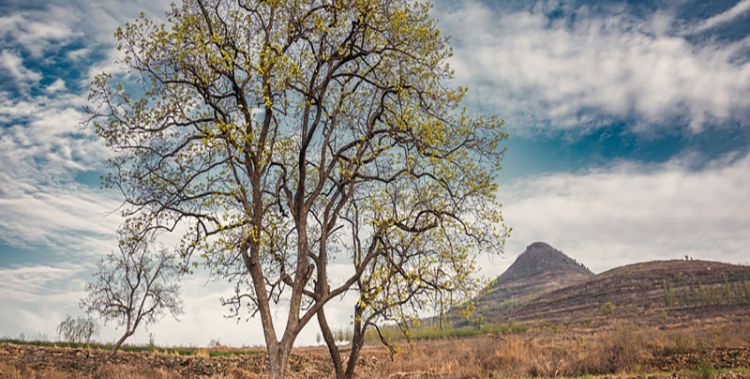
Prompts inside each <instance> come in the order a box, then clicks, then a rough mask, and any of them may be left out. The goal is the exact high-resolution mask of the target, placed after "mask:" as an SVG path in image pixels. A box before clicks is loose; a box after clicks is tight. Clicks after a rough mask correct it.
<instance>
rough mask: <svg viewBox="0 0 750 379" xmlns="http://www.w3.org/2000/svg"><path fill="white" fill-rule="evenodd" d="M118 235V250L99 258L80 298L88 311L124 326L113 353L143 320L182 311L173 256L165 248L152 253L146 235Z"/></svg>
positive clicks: (175, 262) (152, 319)
mask: <svg viewBox="0 0 750 379" xmlns="http://www.w3.org/2000/svg"><path fill="white" fill-rule="evenodd" d="M125 230H128V226H127V225H126V227H125ZM121 237H122V238H121V239H120V242H119V252H118V253H115V252H112V253H110V254H109V255H107V256H106V257H105V258H104V259H102V261H101V262H100V263H99V265H98V270H97V272H96V273H95V274H94V276H95V280H94V281H92V282H89V283H87V284H86V291H87V292H88V296H87V297H86V298H84V299H82V300H81V306H82V307H83V308H84V309H85V310H86V312H87V313H89V314H92V313H93V314H96V315H98V316H99V317H102V318H103V319H104V320H105V321H115V322H116V323H117V324H118V325H119V326H123V327H125V332H124V333H123V335H122V337H120V339H119V340H118V341H117V342H116V343H115V344H114V346H113V347H112V351H113V352H116V351H117V350H118V349H119V348H120V346H121V345H122V344H123V342H125V340H126V339H128V337H130V336H132V335H133V334H134V333H135V331H136V329H137V328H138V327H139V326H140V325H141V324H142V323H143V324H147V325H148V324H152V323H154V322H156V321H157V320H158V319H159V318H160V317H162V316H163V315H164V314H165V313H170V314H171V315H172V316H173V317H175V318H176V317H177V316H178V315H180V314H181V313H182V302H181V300H180V298H179V285H178V284H177V281H176V280H177V277H178V275H179V273H180V268H179V264H178V261H177V260H176V259H175V257H174V255H172V254H170V253H169V252H167V251H166V250H164V249H162V250H161V251H159V252H157V253H154V252H151V251H150V250H149V242H150V241H149V240H147V239H146V238H145V237H142V236H134V234H133V233H130V232H121Z"/></svg>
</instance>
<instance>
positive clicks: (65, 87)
mask: <svg viewBox="0 0 750 379" xmlns="http://www.w3.org/2000/svg"><path fill="white" fill-rule="evenodd" d="M167 7H168V2H158V1H133V2H120V1H114V0H106V1H94V0H65V1H63V0H52V1H36V0H30V1H29V0H24V1H16V0H3V1H2V2H0V304H3V311H2V312H0V336H6V337H19V336H20V335H23V336H24V337H25V338H31V339H34V338H47V339H54V338H56V334H55V326H56V325H57V324H58V323H59V322H60V321H61V320H62V319H64V317H65V315H66V314H72V315H78V314H81V311H80V310H79V309H78V306H77V304H78V299H80V298H81V297H82V296H83V295H84V292H83V291H84V283H85V282H86V281H87V280H89V279H90V278H91V272H92V270H93V269H94V266H95V264H96V262H97V261H98V260H99V259H100V258H101V257H102V256H103V255H105V254H106V253H107V252H109V251H111V250H112V249H113V248H115V230H116V228H117V225H118V224H119V222H120V219H119V210H118V207H119V206H120V202H121V197H120V196H119V195H118V194H117V193H115V192H113V191H110V190H106V189H102V188H101V187H100V184H99V177H100V176H101V175H102V174H103V173H104V172H105V171H104V170H105V160H106V158H107V157H108V154H109V153H108V151H107V150H106V149H105V148H104V146H103V144H102V143H101V142H100V141H99V140H98V139H97V138H96V136H95V135H94V133H93V131H92V130H89V129H86V128H85V127H84V126H82V124H81V121H83V120H84V119H85V117H86V115H85V113H84V112H83V107H84V106H85V105H86V103H87V98H86V93H87V89H88V87H89V83H90V80H91V78H92V77H93V76H94V75H96V74H97V73H100V72H118V71H119V70H122V67H121V66H120V65H118V64H117V54H116V52H115V50H114V37H113V32H114V30H115V28H116V27H117V26H118V25H121V24H123V23H124V22H126V21H128V20H131V19H133V18H134V17H136V16H137V15H138V14H139V13H140V12H144V13H145V14H146V15H148V16H149V17H151V18H153V19H156V20H159V19H160V18H162V17H163V13H164V11H165V10H166V9H167ZM432 12H433V16H434V17H435V18H436V19H437V21H438V24H439V25H440V28H441V29H442V30H443V32H444V33H445V34H447V35H449V36H450V43H451V45H452V46H453V48H454V56H453V58H452V61H451V64H452V66H453V68H454V69H455V72H456V78H455V80H456V82H457V83H458V84H461V85H465V86H467V87H468V88H469V93H468V95H467V99H466V100H467V102H466V105H467V106H468V108H469V109H470V110H471V111H472V112H476V113H482V114H494V115H498V116H500V117H502V118H504V119H505V121H506V125H507V130H508V131H509V133H510V138H509V139H508V140H507V142H506V144H505V148H507V152H506V156H505V160H504V162H505V163H504V168H503V170H502V172H501V173H500V178H499V184H500V190H499V192H498V196H499V198H500V200H501V202H502V203H503V208H502V209H503V214H504V216H505V220H506V223H507V224H508V225H509V226H510V227H512V228H513V232H512V234H511V236H510V238H509V239H508V240H507V244H506V251H505V253H504V255H503V256H502V257H495V258H492V259H485V258H483V260H482V261H481V262H480V267H481V275H483V276H484V277H486V278H493V277H496V276H497V275H499V274H500V273H502V271H503V270H504V269H505V268H507V267H508V266H509V265H510V264H511V263H512V262H513V259H514V258H515V257H516V256H518V254H520V253H521V252H522V251H523V249H524V248H525V246H527V245H529V244H531V243H532V242H535V241H546V242H548V243H549V244H551V245H552V246H554V247H556V248H558V249H559V250H562V251H563V252H564V253H566V254H568V255H570V256H571V257H573V258H575V259H577V260H578V261H580V262H583V263H584V264H586V265H587V266H588V267H590V268H591V269H592V270H594V271H595V272H602V271H606V270H608V269H611V268H614V267H617V266H620V265H624V264H628V263H634V262H641V261H647V260H656V259H679V258H682V257H684V256H685V255H689V256H691V257H693V258H695V259H709V260H717V261H725V262H731V263H740V264H750V252H748V250H747V246H750V212H748V205H747V204H749V203H750V155H749V154H748V150H749V147H750V0H740V1H736V0H732V1H723V0H715V1H709V2H706V1H695V0H676V1H666V0H665V1H628V2H621V1H596V2H586V1H541V2H536V3H534V2H529V1H479V0H474V1H447V0H440V1H437V3H436V4H435V7H434V8H433V11H432ZM182 287H183V298H184V303H185V315H184V316H182V317H180V320H179V321H177V320H173V319H169V318H166V319H164V320H163V321H162V322H160V323H158V324H156V325H154V326H152V327H150V328H149V330H142V331H140V332H139V333H137V335H136V336H135V337H134V339H133V340H132V342H135V343H143V342H146V341H148V334H149V333H152V334H153V336H154V339H155V341H156V343H157V344H163V345H194V346H205V345H207V344H208V343H209V341H211V340H219V341H221V342H222V343H224V344H229V345H236V346H241V345H249V346H251V345H260V344H262V333H261V331H260V326H259V322H258V321H257V320H255V319H252V320H249V321H245V320H242V321H241V322H237V321H235V320H233V319H227V318H224V317H223V315H225V314H226V313H227V310H225V309H222V307H221V306H220V303H219V298H220V297H221V296H222V295H227V294H230V293H231V288H230V287H229V286H228V285H226V284H224V283H221V282H210V281H208V280H207V277H206V276H205V275H194V276H192V277H189V278H186V279H185V280H183V282H182ZM349 308H350V307H349V304H348V300H347V299H344V300H342V301H340V302H335V303H333V304H331V307H330V310H329V314H328V318H329V320H331V321H332V322H333V323H334V324H336V325H337V326H339V327H345V326H347V325H348V322H349V317H350V315H349V312H348V309H349ZM282 311H283V310H280V311H279V312H280V314H283V312H282ZM316 328H317V327H316V326H311V327H308V328H306V329H305V330H304V331H303V333H302V335H301V337H300V339H299V340H298V344H302V345H305V344H311V343H314V340H315V335H316V333H317V329H316ZM118 332H120V333H121V331H120V330H116V329H115V328H114V325H111V324H110V325H105V326H104V327H103V328H102V331H101V332H100V334H99V336H98V337H97V338H98V339H99V340H101V341H112V340H114V339H115V336H116V335H117V334H118Z"/></svg>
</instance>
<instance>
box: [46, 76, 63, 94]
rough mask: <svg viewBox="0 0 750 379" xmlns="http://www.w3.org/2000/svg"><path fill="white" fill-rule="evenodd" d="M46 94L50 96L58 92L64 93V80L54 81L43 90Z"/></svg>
mask: <svg viewBox="0 0 750 379" xmlns="http://www.w3.org/2000/svg"><path fill="white" fill-rule="evenodd" d="M44 91H45V92H47V93H48V94H52V93H55V92H59V91H65V80H63V79H62V78H57V79H55V81H54V82H52V83H51V84H50V85H48V86H47V88H45V89H44Z"/></svg>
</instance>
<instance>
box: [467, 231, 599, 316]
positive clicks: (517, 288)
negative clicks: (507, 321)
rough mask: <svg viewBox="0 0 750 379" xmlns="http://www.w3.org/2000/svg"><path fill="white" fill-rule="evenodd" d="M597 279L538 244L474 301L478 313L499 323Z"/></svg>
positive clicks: (550, 247)
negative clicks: (534, 303)
mask: <svg viewBox="0 0 750 379" xmlns="http://www.w3.org/2000/svg"><path fill="white" fill-rule="evenodd" d="M592 276H594V274H593V273H592V272H591V271H589V269H587V268H586V267H585V266H583V265H581V264H580V263H578V262H576V261H575V260H574V259H572V258H570V257H568V256H567V255H565V254H563V253H562V252H560V251H559V250H556V249H555V248H553V247H552V246H550V245H548V244H546V243H544V242H535V243H532V244H531V245H529V246H528V247H527V248H526V250H525V251H524V252H523V253H522V254H521V255H519V256H518V258H517V259H516V260H515V262H513V264H512V265H511V266H510V267H509V268H508V270H507V271H505V272H504V273H503V274H502V275H500V276H499V277H498V278H497V279H496V280H495V283H494V284H493V285H492V286H491V287H490V288H489V290H488V291H487V292H486V293H485V294H483V295H482V296H480V297H479V298H478V299H475V302H476V305H477V311H478V313H479V314H481V315H482V316H484V317H485V318H486V319H488V320H500V319H502V318H504V317H507V316H508V315H509V314H510V312H511V311H512V310H513V309H514V308H516V307H518V306H520V305H522V304H525V303H526V302H528V301H530V300H531V299H533V298H535V297H537V296H540V295H542V294H544V293H547V292H549V291H553V290H556V289H559V288H563V287H566V286H569V285H572V284H575V283H578V282H580V281H582V280H586V279H587V278H590V277H592Z"/></svg>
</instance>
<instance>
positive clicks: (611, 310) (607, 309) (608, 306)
mask: <svg viewBox="0 0 750 379" xmlns="http://www.w3.org/2000/svg"><path fill="white" fill-rule="evenodd" d="M615 309H616V307H615V305H614V304H612V302H611V301H608V302H606V303H604V304H602V306H601V309H600V310H601V312H602V315H604V316H612V315H613V314H615Z"/></svg>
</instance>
